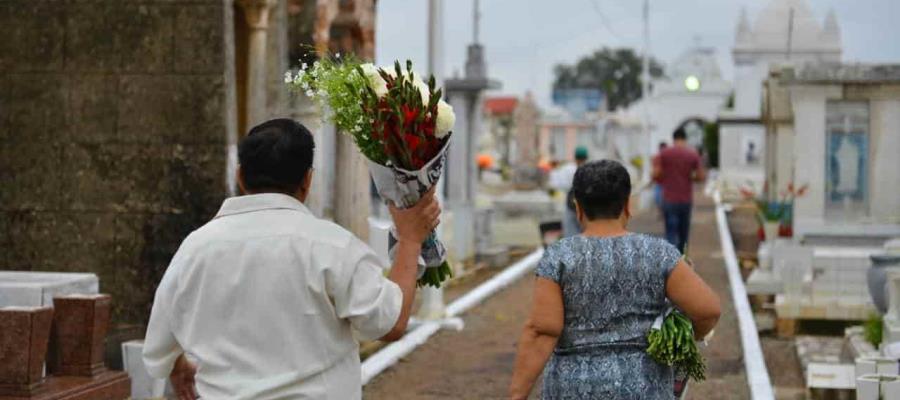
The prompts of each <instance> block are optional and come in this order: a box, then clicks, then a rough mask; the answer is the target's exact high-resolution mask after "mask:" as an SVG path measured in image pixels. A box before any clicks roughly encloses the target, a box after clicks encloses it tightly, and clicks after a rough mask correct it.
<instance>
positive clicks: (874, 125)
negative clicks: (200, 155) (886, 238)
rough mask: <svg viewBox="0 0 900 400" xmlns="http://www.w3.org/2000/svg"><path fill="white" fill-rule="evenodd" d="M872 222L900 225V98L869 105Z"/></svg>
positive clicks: (874, 102)
mask: <svg viewBox="0 0 900 400" xmlns="http://www.w3.org/2000/svg"><path fill="white" fill-rule="evenodd" d="M869 112H870V132H871V136H870V140H871V142H870V148H871V153H870V156H871V157H872V168H871V173H872V184H871V185H870V188H871V192H870V196H869V199H870V207H869V209H870V211H871V214H872V219H874V220H876V221H883V222H889V223H900V99H892V100H873V101H871V102H870V103H869Z"/></svg>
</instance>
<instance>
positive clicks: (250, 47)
mask: <svg viewBox="0 0 900 400" xmlns="http://www.w3.org/2000/svg"><path fill="white" fill-rule="evenodd" d="M276 3H277V0H237V4H238V5H240V6H241V7H242V8H243V9H244V15H245V16H246V18H247V26H248V27H249V28H250V37H249V38H248V40H247V126H254V125H256V124H259V123H260V122H262V121H263V119H265V118H266V103H267V101H266V47H267V41H266V34H267V32H268V29H269V13H270V11H271V10H272V7H273V6H274V5H275V4H276Z"/></svg>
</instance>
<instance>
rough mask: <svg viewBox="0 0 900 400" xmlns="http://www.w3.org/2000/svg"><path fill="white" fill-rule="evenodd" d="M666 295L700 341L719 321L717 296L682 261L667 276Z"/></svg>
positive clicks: (720, 310) (719, 307)
mask: <svg viewBox="0 0 900 400" xmlns="http://www.w3.org/2000/svg"><path fill="white" fill-rule="evenodd" d="M666 295H667V296H668V297H669V300H672V303H675V305H676V306H677V307H678V308H679V309H680V310H681V311H682V312H684V314H685V315H687V317H688V318H690V320H691V322H693V324H694V337H695V338H697V339H702V338H703V337H704V336H706V334H707V333H709V332H710V331H712V329H713V328H714V327H715V326H716V322H718V321H719V315H721V314H722V308H721V304H720V301H719V296H718V295H717V294H716V292H714V291H713V290H712V288H710V287H709V285H707V284H706V282H704V281H703V279H702V278H700V276H699V275H697V273H696V272H694V269H693V268H691V266H690V265H688V264H687V263H686V262H685V261H684V260H681V261H679V262H678V265H676V266H675V268H674V269H673V270H672V273H671V274H669V279H668V280H667V281H666Z"/></svg>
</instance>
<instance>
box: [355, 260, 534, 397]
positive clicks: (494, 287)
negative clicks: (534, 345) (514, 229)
mask: <svg viewBox="0 0 900 400" xmlns="http://www.w3.org/2000/svg"><path fill="white" fill-rule="evenodd" d="M542 255H544V250H543V249H538V250H535V251H534V252H532V253H531V254H529V255H527V256H525V258H523V259H521V260H519V261H517V262H516V263H515V264H513V265H511V266H509V267H507V268H506V269H505V270H503V272H501V273H499V274H497V276H495V277H493V278H491V279H489V280H487V281H486V282H484V283H482V284H481V285H479V286H478V287H476V288H475V289H473V290H472V291H470V292H469V293H466V294H465V295H463V296H462V297H460V298H459V299H457V300H456V301H454V302H453V303H450V305H448V306H447V308H446V313H447V315H446V317H447V319H444V320H436V321H426V322H423V323H422V324H421V325H419V326H418V327H416V328H415V329H413V330H412V331H410V332H408V333H407V334H406V335H405V336H403V338H401V339H400V340H398V341H396V342H394V343H391V344H389V345H387V346H386V347H385V348H383V349H381V350H379V351H378V352H377V353H375V354H373V355H371V356H370V357H369V358H367V359H366V361H365V362H363V363H362V368H361V369H362V384H363V385H365V384H367V383H369V381H370V380H372V378H374V377H376V376H378V374H380V373H382V372H383V371H384V370H386V369H388V368H389V367H390V366H392V365H394V364H396V363H397V362H398V361H400V359H401V358H403V357H405V356H406V355H407V354H409V353H411V352H412V351H413V350H415V349H416V347H419V345H421V344H423V343H425V342H426V341H427V340H428V338H429V337H431V335H433V334H435V333H436V332H437V331H438V330H440V329H441V328H442V327H445V326H448V327H454V328H458V327H459V326H460V324H459V322H458V320H457V319H456V318H454V317H456V316H458V315H460V314H462V313H464V312H466V311H468V310H469V309H471V308H472V307H474V306H476V305H478V304H479V303H481V302H482V301H484V300H485V299H487V298H488V297H491V296H493V295H494V294H496V293H497V292H499V291H501V290H503V289H504V288H505V287H507V286H509V285H511V284H512V283H513V282H515V281H516V280H518V279H519V278H521V277H522V276H523V275H525V274H526V273H528V272H529V271H531V270H532V269H534V267H535V266H537V263H538V261H539V260H540V259H541V256H542Z"/></svg>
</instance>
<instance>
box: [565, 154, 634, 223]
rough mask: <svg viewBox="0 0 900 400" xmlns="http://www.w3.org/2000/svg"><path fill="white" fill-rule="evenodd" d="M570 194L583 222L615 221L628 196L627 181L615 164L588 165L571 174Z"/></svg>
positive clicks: (593, 163)
mask: <svg viewBox="0 0 900 400" xmlns="http://www.w3.org/2000/svg"><path fill="white" fill-rule="evenodd" d="M572 191H573V194H574V196H575V199H576V200H578V205H579V206H581V210H582V211H583V212H584V215H585V216H586V217H587V219H589V220H595V219H613V218H618V217H619V215H621V214H622V210H624V209H625V205H626V204H627V203H628V197H629V196H631V177H630V176H629V175H628V170H626V169H625V167H623V166H622V164H619V163H618V162H616V161H612V160H602V161H591V162H589V163H587V164H584V165H582V166H581V167H579V168H578V171H576V172H575V179H574V180H573V181H572Z"/></svg>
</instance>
